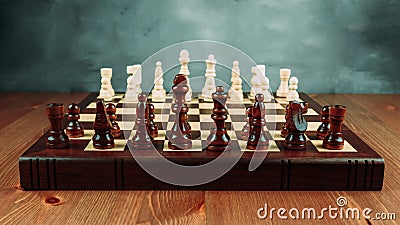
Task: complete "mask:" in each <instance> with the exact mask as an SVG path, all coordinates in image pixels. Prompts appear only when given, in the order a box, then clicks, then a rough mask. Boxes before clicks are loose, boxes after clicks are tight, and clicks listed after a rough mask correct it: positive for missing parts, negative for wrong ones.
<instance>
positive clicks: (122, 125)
mask: <svg viewBox="0 0 400 225" xmlns="http://www.w3.org/2000/svg"><path fill="white" fill-rule="evenodd" d="M118 125H119V128H120V129H121V130H132V129H133V127H134V126H135V122H125V121H120V122H118Z"/></svg>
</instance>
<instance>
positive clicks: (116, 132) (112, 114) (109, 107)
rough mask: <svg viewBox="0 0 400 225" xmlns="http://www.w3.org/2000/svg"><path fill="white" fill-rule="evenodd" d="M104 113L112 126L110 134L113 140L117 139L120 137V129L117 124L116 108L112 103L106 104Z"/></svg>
mask: <svg viewBox="0 0 400 225" xmlns="http://www.w3.org/2000/svg"><path fill="white" fill-rule="evenodd" d="M106 112H107V116H108V119H109V120H110V122H111V125H112V129H111V133H112V135H113V137H114V138H118V137H120V136H121V129H120V127H119V125H118V123H117V115H116V113H117V107H115V105H114V104H112V103H107V104H106Z"/></svg>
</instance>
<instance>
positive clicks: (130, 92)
mask: <svg viewBox="0 0 400 225" xmlns="http://www.w3.org/2000/svg"><path fill="white" fill-rule="evenodd" d="M141 71H142V69H141V66H140V65H133V66H127V67H126V72H127V73H128V74H129V75H130V76H129V77H128V78H127V79H126V83H127V86H126V89H127V90H126V93H125V100H126V101H127V102H137V101H138V95H139V94H140V93H142V89H141V88H140V84H141V83H142V72H141Z"/></svg>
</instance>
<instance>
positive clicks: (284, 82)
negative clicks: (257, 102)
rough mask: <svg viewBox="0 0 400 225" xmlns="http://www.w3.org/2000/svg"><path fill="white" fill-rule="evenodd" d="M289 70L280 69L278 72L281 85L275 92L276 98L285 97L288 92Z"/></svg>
mask: <svg viewBox="0 0 400 225" xmlns="http://www.w3.org/2000/svg"><path fill="white" fill-rule="evenodd" d="M291 72H292V71H291V70H290V69H281V70H280V79H281V84H280V85H279V88H278V90H277V91H276V96H278V97H286V96H287V94H288V92H289V86H288V80H289V77H290V74H291Z"/></svg>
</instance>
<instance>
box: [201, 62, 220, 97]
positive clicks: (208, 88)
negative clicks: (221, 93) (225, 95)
mask: <svg viewBox="0 0 400 225" xmlns="http://www.w3.org/2000/svg"><path fill="white" fill-rule="evenodd" d="M216 63H217V61H216V60H215V58H214V55H209V56H208V59H207V60H206V64H207V70H206V74H205V77H206V83H205V84H204V87H203V90H202V91H201V95H202V97H203V98H204V101H206V102H212V101H213V99H212V94H213V93H214V92H215V90H216V87H215V77H216V76H217V75H216V74H215V64H216Z"/></svg>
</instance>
